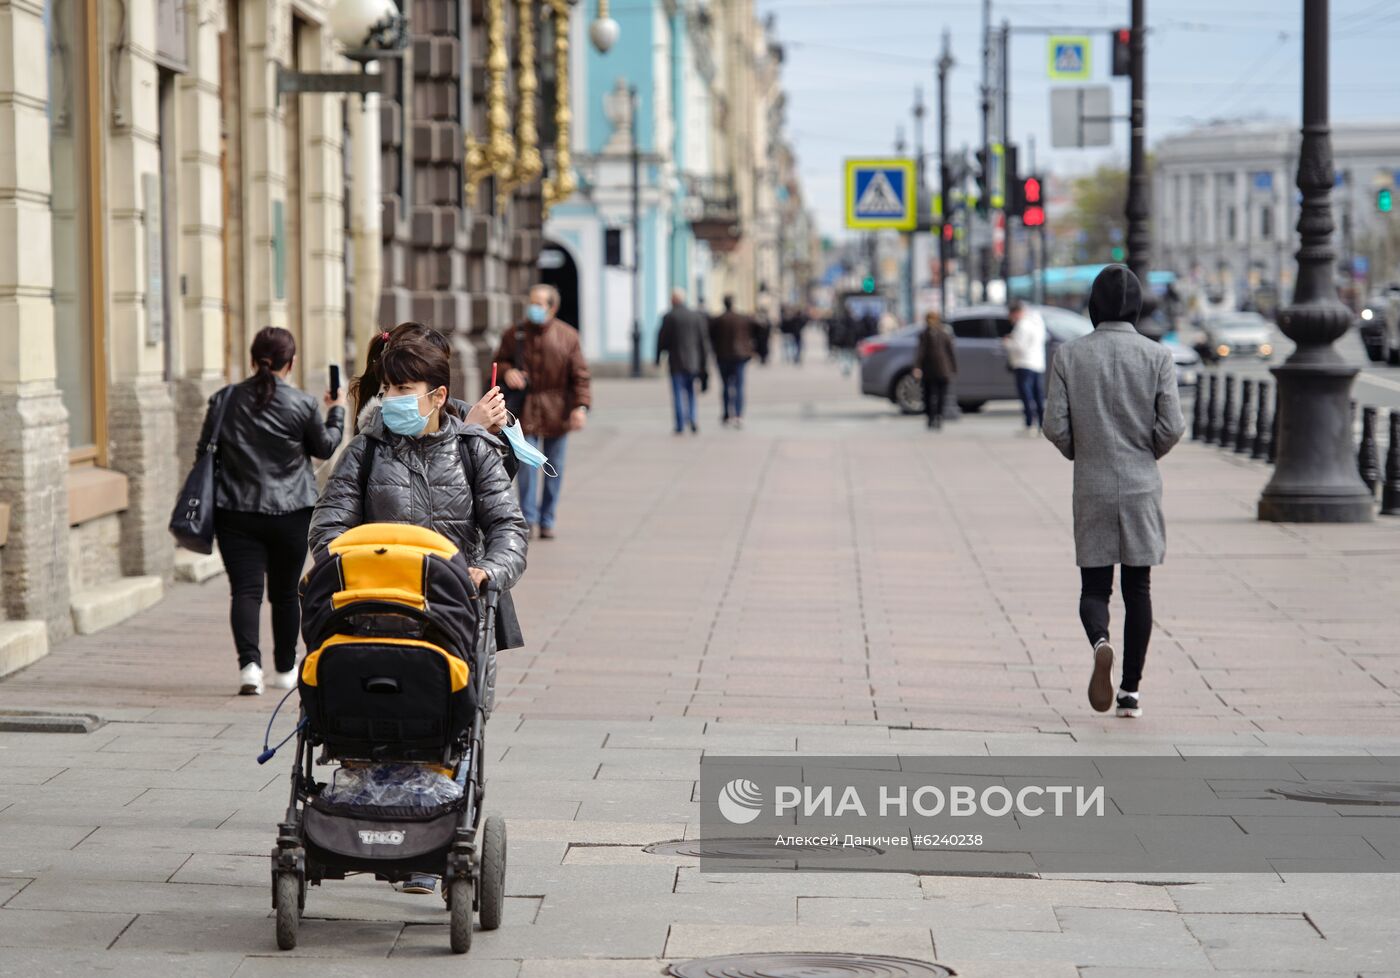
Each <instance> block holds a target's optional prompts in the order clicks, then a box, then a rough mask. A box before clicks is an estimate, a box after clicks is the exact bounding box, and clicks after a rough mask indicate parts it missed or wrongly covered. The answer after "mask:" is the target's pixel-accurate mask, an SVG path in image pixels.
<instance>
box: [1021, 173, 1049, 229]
mask: <svg viewBox="0 0 1400 978" xmlns="http://www.w3.org/2000/svg"><path fill="white" fill-rule="evenodd" d="M1019 183H1020V188H1019V192H1018V193H1017V196H1018V197H1019V198H1020V199H1019V203H1020V205H1021V223H1022V224H1023V225H1024V226H1026V227H1028V228H1038V227H1043V226H1044V225H1045V185H1044V182H1043V180H1042V178H1041V177H1039V176H1029V177H1026V179H1024V180H1021V181H1019Z"/></svg>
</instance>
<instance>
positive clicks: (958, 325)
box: [952, 318, 1010, 340]
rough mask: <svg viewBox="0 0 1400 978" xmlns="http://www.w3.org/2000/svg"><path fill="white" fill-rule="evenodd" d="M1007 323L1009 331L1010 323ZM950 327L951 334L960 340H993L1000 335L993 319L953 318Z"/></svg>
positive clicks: (1008, 330)
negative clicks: (951, 329)
mask: <svg viewBox="0 0 1400 978" xmlns="http://www.w3.org/2000/svg"><path fill="white" fill-rule="evenodd" d="M1007 325H1008V329H1007V332H1010V324H1009V323H1008V324H1007ZM952 327H953V335H954V336H956V337H957V338H958V339H960V340H994V339H996V338H997V337H998V336H999V335H1001V334H1000V333H999V332H998V330H997V321H996V320H995V319H978V318H968V319H954V320H953V322H952Z"/></svg>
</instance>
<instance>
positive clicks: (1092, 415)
mask: <svg viewBox="0 0 1400 978" xmlns="http://www.w3.org/2000/svg"><path fill="white" fill-rule="evenodd" d="M1185 430H1186V422H1185V419H1184V418H1183V417H1182V416H1181V403H1180V401H1179V400H1178V398H1177V393H1176V365H1175V364H1174V362H1173V361H1172V355H1171V351H1170V350H1168V349H1167V348H1166V347H1164V346H1162V344H1160V343H1157V342H1154V341H1152V340H1150V339H1148V338H1147V337H1145V336H1143V335H1142V334H1141V333H1139V332H1138V331H1137V330H1136V329H1135V328H1134V327H1133V326H1132V324H1131V323H1115V322H1106V323H1100V324H1099V325H1098V327H1097V328H1096V329H1095V330H1094V332H1092V333H1090V334H1089V335H1087V336H1082V337H1080V338H1078V339H1075V340H1071V341H1070V342H1068V343H1066V344H1065V345H1064V346H1062V347H1060V348H1059V350H1058V351H1056V353H1055V359H1054V362H1053V363H1052V364H1051V368H1050V391H1049V395H1048V397H1047V399H1046V403H1045V424H1044V431H1045V437H1046V438H1048V439H1049V440H1050V441H1051V442H1052V443H1053V444H1054V445H1055V447H1056V448H1058V449H1059V450H1060V453H1061V454H1063V455H1064V457H1065V458H1067V459H1070V460H1071V461H1073V462H1074V549H1075V562H1076V563H1077V564H1078V565H1079V566H1080V567H1105V566H1108V565H1109V564H1127V565H1129V566H1132V567H1149V566H1153V565H1155V564H1160V563H1161V562H1162V560H1163V558H1164V557H1165V556H1166V550H1167V532H1166V522H1165V520H1163V518H1162V476H1161V473H1159V472H1158V470H1157V460H1158V459H1160V458H1161V457H1162V456H1163V455H1165V454H1167V452H1169V451H1171V449H1172V446H1173V445H1175V444H1176V443H1177V442H1178V441H1180V440H1181V436H1182V433H1183V432H1184V431H1185Z"/></svg>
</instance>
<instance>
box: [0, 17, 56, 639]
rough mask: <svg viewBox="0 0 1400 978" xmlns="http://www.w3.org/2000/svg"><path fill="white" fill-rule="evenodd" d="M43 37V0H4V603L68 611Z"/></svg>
mask: <svg viewBox="0 0 1400 978" xmlns="http://www.w3.org/2000/svg"><path fill="white" fill-rule="evenodd" d="M46 58H47V43H46V40H45V36H44V22H43V8H42V4H41V3H40V2H39V0H0V496H3V498H4V499H5V501H6V502H8V503H9V504H10V507H11V514H10V536H9V540H8V542H7V544H6V546H5V559H4V570H3V578H0V582H2V584H3V590H4V605H5V611H6V613H7V616H8V617H10V618H14V619H21V618H31V619H42V620H44V621H45V622H46V623H47V625H48V629H49V637H50V639H51V640H55V641H56V640H58V639H60V638H63V637H64V636H66V635H67V634H69V633H70V632H71V630H72V621H71V619H70V617H69V614H68V551H67V548H66V547H65V546H64V545H63V543H64V540H65V535H66V533H67V528H68V496H67V490H66V488H65V485H64V477H65V475H66V473H67V467H68V460H67V456H68V426H67V412H66V411H65V410H64V407H63V402H62V399H61V398H60V396H59V393H58V389H57V387H56V386H55V381H54V379H55V360H54V357H55V350H54V316H53V258H52V248H51V245H50V235H51V233H52V222H51V219H50V214H49V195H50V181H49V153H48V140H49V133H48V120H47V104H48V81H47V62H46Z"/></svg>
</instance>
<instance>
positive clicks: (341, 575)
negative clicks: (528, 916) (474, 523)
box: [264, 523, 506, 953]
mask: <svg viewBox="0 0 1400 978" xmlns="http://www.w3.org/2000/svg"><path fill="white" fill-rule="evenodd" d="M301 598H302V633H303V637H304V639H305V641H306V647H307V649H308V650H309V652H308V654H307V656H306V658H305V660H304V661H303V662H302V665H301V670H300V676H299V681H298V690H299V692H300V695H301V718H300V721H299V723H298V727H297V731H296V736H297V760H296V763H295V764H294V766H293V771H292V794H291V803H290V805H289V806H288V810H287V815H286V818H285V820H284V821H283V822H282V823H281V824H280V825H279V831H278V838H277V848H276V849H274V850H273V852H272V878H273V906H274V908H275V909H276V910H277V942H278V946H279V947H281V948H283V949H289V948H292V947H295V946H296V941H297V925H298V923H299V921H300V917H301V913H302V911H303V909H304V908H305V901H306V887H307V885H308V884H311V885H320V883H321V882H322V881H323V880H327V879H344V878H345V877H346V876H347V875H353V874H357V873H373V874H374V875H375V876H376V877H377V878H379V879H384V880H389V881H401V880H404V879H406V878H408V877H409V876H410V875H413V874H418V873H427V874H433V875H440V876H442V887H443V896H444V897H445V898H446V900H447V904H448V911H449V925H450V927H449V930H450V938H451V945H452V949H453V950H454V951H456V952H458V953H462V952H465V951H466V950H467V949H468V948H469V947H470V946H471V935H472V918H473V911H479V912H480V916H481V926H482V928H483V929H485V930H490V929H494V928H495V927H498V926H499V925H500V919H501V910H502V906H503V891H504V879H505V841H506V836H505V822H504V820H503V819H501V817H500V816H497V815H492V816H489V817H487V818H486V819H485V820H484V821H485V824H484V827H483V826H482V824H481V823H482V817H481V810H482V809H481V805H482V802H483V800H484V792H483V785H484V777H483V769H482V756H483V755H482V749H481V744H482V737H483V734H484V727H485V721H486V717H487V709H488V707H489V703H490V699H491V694H492V692H493V690H492V689H491V686H494V671H495V670H494V665H495V610H496V598H497V595H496V592H494V591H493V590H490V589H489V588H488V589H485V590H484V591H483V592H482V593H478V591H477V589H476V587H475V585H474V584H473V582H472V579H471V576H470V574H469V573H468V564H467V559H466V556H465V555H464V554H462V553H461V552H460V551H458V549H457V548H456V547H455V546H454V545H453V544H452V543H451V541H449V540H448V539H447V538H445V537H443V536H441V535H440V534H437V533H434V532H432V531H431V530H426V529H423V528H421V527H416V526H410V525H406V524H397V523H371V524H365V525H363V526H359V527H355V528H354V529H352V530H348V531H346V532H345V533H343V534H341V535H340V536H339V537H337V538H336V539H335V540H334V541H333V542H332V543H331V545H330V547H329V548H328V549H327V551H326V552H325V553H324V554H322V555H320V556H319V557H318V558H317V560H316V562H315V564H314V565H313V566H312V568H311V570H310V571H308V572H307V574H306V576H305V577H304V578H303V579H302V584H301ZM488 678H490V680H491V682H490V685H488ZM318 747H319V748H320V749H321V756H320V757H319V758H316V759H315V760H313V755H314V752H315V750H316V748H318ZM266 756H267V754H265V756H264V759H265V758H266ZM331 762H339V763H340V765H341V767H340V769H339V770H338V771H337V772H336V773H335V775H334V777H333V779H332V781H331V783H329V784H326V783H323V782H318V781H316V777H315V774H316V772H315V765H316V764H317V763H322V764H325V763H331ZM479 828H480V829H482V832H481V838H480V848H478V829H479Z"/></svg>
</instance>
